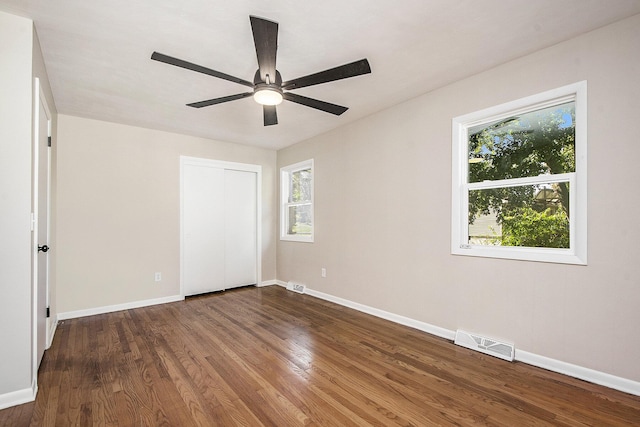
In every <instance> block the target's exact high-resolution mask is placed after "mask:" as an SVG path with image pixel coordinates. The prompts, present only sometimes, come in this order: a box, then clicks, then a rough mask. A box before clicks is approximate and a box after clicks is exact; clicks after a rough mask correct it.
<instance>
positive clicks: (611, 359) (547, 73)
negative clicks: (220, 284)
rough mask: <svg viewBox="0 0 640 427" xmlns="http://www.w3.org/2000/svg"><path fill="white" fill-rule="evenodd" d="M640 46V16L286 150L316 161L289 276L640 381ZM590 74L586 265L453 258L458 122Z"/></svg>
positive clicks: (286, 265) (290, 245)
mask: <svg viewBox="0 0 640 427" xmlns="http://www.w3.org/2000/svg"><path fill="white" fill-rule="evenodd" d="M639 46H640V16H636V17H633V18H631V19H627V20H625V21H622V22H620V23H617V24H614V25H612V26H609V27H604V28H602V29H600V30H597V31H595V32H592V33H589V34H586V35H584V36H581V37H579V38H576V39H573V40H570V41H568V42H565V43H562V44H559V45H556V46H553V47H551V48H548V49H545V50H543V51H540V52H538V53H535V54H532V55H528V56H525V57H523V58H521V59H519V60H516V61H513V62H509V63H507V64H504V65H502V66H500V67H497V68H495V69H492V70H490V71H487V72H485V73H482V74H479V75H476V76H474V77H472V78H469V79H465V80H463V81H460V82H458V83H455V84H452V85H449V86H447V87H444V88H442V89H440V90H437V91H434V92H431V93H428V94H425V95H422V96H420V97H417V98H415V99H413V100H410V101H408V102H405V103H403V104H400V105H397V106H395V107H393V108H390V109H388V110H385V111H382V112H380V113H378V114H376V115H374V116H371V117H368V118H365V119H363V120H360V121H358V122H356V123H354V124H351V125H349V126H346V127H343V128H340V129H338V130H335V131H333V132H330V133H327V134H325V135H321V136H319V137H316V138H313V139H311V140H309V141H305V142H302V143H299V144H297V145H294V146H292V147H289V148H287V149H284V150H281V151H279V152H278V167H282V166H285V165H287V164H291V163H294V162H298V161H302V160H305V159H309V158H313V159H314V160H315V164H314V166H315V243H311V244H310V243H296V242H284V241H279V242H278V252H277V266H278V267H277V269H278V279H279V280H283V281H288V280H295V281H299V282H302V283H305V284H306V285H307V286H308V287H310V288H311V289H313V290H317V291H320V292H324V293H327V294H330V295H333V296H337V297H341V298H345V299H347V300H351V301H354V302H357V303H361V304H365V305H368V306H371V307H374V308H378V309H381V310H385V311H388V312H391V313H395V314H399V315H403V316H407V317H409V318H412V319H415V320H419V321H422V322H426V323H429V324H432V325H435V326H438V327H441V328H445V329H448V330H455V329H457V328H462V329H466V330H469V331H472V332H477V333H481V334H485V335H488V336H492V337H495V338H499V339H504V340H507V341H510V342H514V343H515V345H516V349H519V350H525V351H528V352H531V353H534V354H536V355H541V356H545V357H549V358H552V359H556V360H559V361H564V362H567V363H571V364H575V365H578V366H582V367H586V368H591V369H595V370H597V371H601V372H605V373H609V374H612V375H615V376H619V377H622V378H626V379H631V380H635V381H640V369H639V367H638V360H640V335H639V334H638V331H637V328H638V324H639V321H640V314H639V313H640V309H639V307H640V263H639V262H638V255H639V253H640V250H639V249H638V242H639V241H640V227H638V211H639V210H640V200H639V199H638V197H637V194H638V185H639V184H640V167H639V166H638V161H639V159H640V143H638V137H637V134H638V133H637V130H636V129H635V124H636V123H637V122H638V118H639V117H640V103H639V102H638V100H639V99H640V84H638V81H639V80H638V76H640V54H639V52H640V51H639V50H638V47H639ZM374 72H375V67H374ZM580 80H587V81H588V115H589V122H588V156H589V164H588V171H589V172H588V179H589V189H588V194H589V203H588V215H589V235H588V238H589V265H588V266H586V267H585V266H572V265H560V264H547V263H534V262H522V261H513V260H498V259H482V258H472V257H463V256H453V255H451V254H450V227H451V119H452V118H453V117H456V116H458V115H462V114H465V113H469V112H472V111H475V110H478V109H482V108H485V107H489V106H493V105H497V104H500V103H503V102H507V101H510V100H514V99H517V98H520V97H524V96H528V95H532V94H535V93H538V92H542V91H545V90H548V89H553V88H555V87H559V86H562V85H565V84H569V83H574V82H577V81H580ZM321 267H326V268H327V277H326V278H321V277H320V269H321Z"/></svg>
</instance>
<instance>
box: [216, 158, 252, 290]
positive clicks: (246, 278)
mask: <svg viewBox="0 0 640 427" xmlns="http://www.w3.org/2000/svg"><path fill="white" fill-rule="evenodd" d="M224 180H225V186H224V190H225V221H224V232H225V239H224V241H225V251H224V252H225V265H224V273H225V283H226V285H227V287H228V288H231V287H234V286H243V285H253V284H255V283H256V237H257V236H256V173H255V172H246V171H238V170H228V169H227V170H225V171H224Z"/></svg>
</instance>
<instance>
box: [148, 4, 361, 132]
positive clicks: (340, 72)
mask: <svg viewBox="0 0 640 427" xmlns="http://www.w3.org/2000/svg"><path fill="white" fill-rule="evenodd" d="M249 19H250V21H251V30H252V31H253V42H254V44H255V46H256V54H257V57H258V71H256V74H255V76H254V77H253V83H252V82H250V81H247V80H243V79H240V78H238V77H234V76H231V75H229V74H225V73H221V72H219V71H215V70H212V69H210V68H207V67H203V66H201V65H196V64H193V63H191V62H187V61H183V60H181V59H178V58H174V57H171V56H168V55H164V54H162V53H158V52H153V54H152V55H151V59H153V60H155V61H160V62H164V63H166V64H170V65H175V66H176V67H182V68H186V69H187V70H192V71H196V72H198V73H203V74H208V75H210V76H213V77H217V78H219V79H224V80H228V81H230V82H234V83H238V84H241V85H244V86H248V87H250V88H252V89H253V91H252V92H243V93H238V94H235V95H229V96H223V97H221V98H213V99H208V100H206V101H199V102H193V103H191V104H187V106H189V107H194V108H202V107H208V106H209V105H215V104H221V103H223V102H229V101H235V100H237V99H242V98H246V97H249V96H253V98H254V99H255V101H256V102H257V103H258V104H261V105H262V106H263V107H262V108H263V115H264V125H265V126H270V125H276V124H278V115H277V113H276V105H278V104H280V103H281V102H282V100H283V99H286V100H287V101H291V102H295V103H297V104H301V105H305V106H307V107H311V108H315V109H317V110H321V111H326V112H327V113H331V114H335V115H337V116H339V115H340V114H342V113H344V112H345V111H347V109H348V108H347V107H343V106H340V105H336V104H331V103H329V102H324V101H320V100H318V99H313V98H308V97H306V96H302V95H297V94H295V93H291V92H288V91H290V90H294V89H299V88H302V87H306V86H313V85H318V84H321V83H327V82H332V81H334V80H341V79H346V78H349V77H355V76H359V75H362V74H368V73H370V72H371V67H370V66H369V61H367V60H366V59H361V60H359V61H355V62H351V63H349V64H345V65H341V66H339V67H335V68H331V69H328V70H324V71H320V72H319V73H315V74H309V75H308V76H304V77H298V78H297V79H293V80H288V81H285V82H283V81H282V77H281V76H280V72H279V71H278V70H277V69H276V51H277V50H278V23H277V22H273V21H269V20H267V19H263V18H258V17H256V16H250V17H249Z"/></svg>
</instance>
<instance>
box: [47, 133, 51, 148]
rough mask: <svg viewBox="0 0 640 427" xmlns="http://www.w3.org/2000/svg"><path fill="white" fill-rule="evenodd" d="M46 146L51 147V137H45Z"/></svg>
mask: <svg viewBox="0 0 640 427" xmlns="http://www.w3.org/2000/svg"><path fill="white" fill-rule="evenodd" d="M47 146H48V147H51V137H50V136H49V137H47Z"/></svg>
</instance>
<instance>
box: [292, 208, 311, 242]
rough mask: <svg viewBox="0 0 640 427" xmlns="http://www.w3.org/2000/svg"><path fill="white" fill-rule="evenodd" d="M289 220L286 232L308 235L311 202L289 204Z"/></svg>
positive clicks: (309, 230)
mask: <svg viewBox="0 0 640 427" xmlns="http://www.w3.org/2000/svg"><path fill="white" fill-rule="evenodd" d="M288 210H289V222H288V227H289V228H288V230H287V234H298V235H310V234H311V231H312V226H311V204H305V205H296V206H289V209H288Z"/></svg>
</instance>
